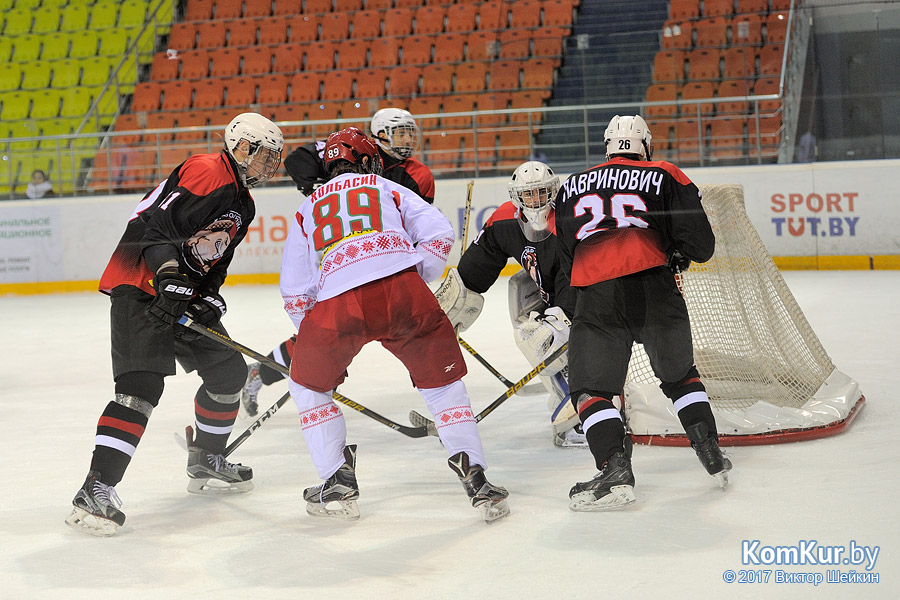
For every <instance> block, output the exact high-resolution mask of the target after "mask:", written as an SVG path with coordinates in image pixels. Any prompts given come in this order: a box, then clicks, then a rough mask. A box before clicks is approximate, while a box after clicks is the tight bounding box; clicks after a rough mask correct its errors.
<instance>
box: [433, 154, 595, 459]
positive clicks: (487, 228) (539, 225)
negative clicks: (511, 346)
mask: <svg viewBox="0 0 900 600" xmlns="http://www.w3.org/2000/svg"><path fill="white" fill-rule="evenodd" d="M508 188H509V196H510V201H508V202H505V203H503V204H502V205H501V206H500V207H499V208H498V209H497V210H496V211H494V214H492V215H491V217H490V218H489V219H488V221H487V223H485V225H484V227H483V228H482V229H481V231H480V232H479V233H478V236H477V237H476V238H475V240H474V241H473V242H472V244H470V245H469V247H468V248H467V249H466V251H465V252H464V253H463V255H462V258H461V259H460V261H459V266H458V268H457V269H455V270H454V269H451V270H450V272H449V274H448V275H447V277H446V278H445V279H444V282H443V283H442V284H441V286H440V288H439V289H438V290H437V291H436V292H435V295H436V296H437V298H438V302H439V303H440V305H441V308H443V309H444V311H445V312H446V313H447V316H448V317H449V319H450V322H451V323H453V325H454V327H456V328H457V331H465V330H466V329H468V328H469V326H471V325H472V323H473V322H474V321H475V319H476V318H477V317H478V315H479V314H480V312H481V307H482V304H483V303H484V299H483V298H482V297H481V294H482V293H484V292H486V291H487V290H488V289H489V288H490V287H491V286H492V285H493V284H494V282H495V281H497V278H498V277H499V276H500V272H501V271H502V270H503V267H505V266H506V264H507V262H508V260H509V259H510V258H513V259H515V260H516V261H517V262H518V263H519V264H520V265H522V269H523V270H522V271H519V272H518V273H516V274H515V275H514V276H512V277H511V278H510V281H509V285H508V292H509V294H508V296H509V313H510V320H511V321H512V325H513V329H514V337H515V340H516V345H517V346H518V347H519V350H521V352H522V354H524V355H525V358H527V359H528V362H529V363H530V364H531V365H532V366H533V367H534V366H537V365H538V364H540V363H541V362H543V361H544V359H545V358H546V357H548V356H550V355H551V354H552V353H553V352H554V351H556V350H557V349H558V348H559V347H560V346H562V345H563V344H565V343H566V342H567V341H568V339H569V318H568V316H567V315H571V314H572V313H573V312H574V308H575V303H574V299H575V294H574V291H573V290H572V289H571V288H570V287H569V280H568V277H567V276H566V275H565V274H564V273H563V271H562V269H560V266H559V258H558V256H557V241H556V232H555V229H556V228H555V214H554V208H553V199H554V198H555V197H556V192H557V190H558V189H559V178H558V177H557V176H556V175H555V174H554V173H553V171H552V170H551V169H550V167H549V166H547V165H545V164H544V163H542V162H538V161H528V162H525V163H522V164H521V165H519V167H518V168H516V170H515V171H514V172H513V174H512V178H511V179H510V181H509V184H508ZM567 372H568V357H567V355H565V354H564V355H563V356H562V358H559V359H557V360H556V361H555V362H554V363H552V364H550V365H547V368H546V369H544V371H542V372H541V374H540V377H541V381H542V383H543V384H544V386H545V387H546V388H547V391H548V392H549V393H550V399H549V402H548V408H549V409H550V411H551V422H552V424H553V434H554V435H553V441H554V444H556V445H557V446H562V447H575V446H586V445H587V442H586V441H585V438H584V434H583V433H582V432H581V428H580V423H579V421H578V415H577V414H576V413H575V409H574V407H573V406H572V403H571V402H570V400H569V385H568V375H567Z"/></svg>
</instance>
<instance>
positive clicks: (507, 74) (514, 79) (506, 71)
mask: <svg viewBox="0 0 900 600" xmlns="http://www.w3.org/2000/svg"><path fill="white" fill-rule="evenodd" d="M522 64H523V63H522V62H521V61H516V60H499V61H497V62H495V63H492V64H491V68H490V84H489V86H488V87H489V88H490V89H491V90H516V89H519V78H520V75H521V72H522Z"/></svg>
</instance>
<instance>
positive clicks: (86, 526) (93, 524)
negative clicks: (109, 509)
mask: <svg viewBox="0 0 900 600" xmlns="http://www.w3.org/2000/svg"><path fill="white" fill-rule="evenodd" d="M66 525H68V526H69V527H71V528H72V529H77V530H78V531H83V532H85V533H89V534H91V535H96V536H98V537H110V536H112V535H115V534H116V531H117V530H118V529H119V525H118V523H116V522H115V521H111V520H110V519H104V518H103V517H98V516H97V515H94V514H91V513H89V512H88V511H86V510H84V509H83V508H78V507H77V506H76V507H74V508H72V514H70V515H69V516H68V517H66Z"/></svg>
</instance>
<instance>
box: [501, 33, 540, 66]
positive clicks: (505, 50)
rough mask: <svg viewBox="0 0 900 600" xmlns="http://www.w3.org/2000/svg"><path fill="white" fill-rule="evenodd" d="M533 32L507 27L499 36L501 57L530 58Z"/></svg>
mask: <svg viewBox="0 0 900 600" xmlns="http://www.w3.org/2000/svg"><path fill="white" fill-rule="evenodd" d="M531 36H532V32H531V31H527V30H525V29H507V30H505V31H501V32H500V35H499V36H498V45H499V51H500V58H502V59H510V58H528V56H530V54H531Z"/></svg>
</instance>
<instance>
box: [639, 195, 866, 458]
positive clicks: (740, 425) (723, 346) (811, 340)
mask: <svg viewBox="0 0 900 600" xmlns="http://www.w3.org/2000/svg"><path fill="white" fill-rule="evenodd" d="M700 190H701V192H702V196H703V197H702V202H703V207H704V209H705V210H706V213H707V216H708V217H709V221H710V224H711V225H712V229H713V232H714V233H715V235H716V251H715V254H714V255H713V257H712V258H711V259H710V260H709V261H708V262H706V263H703V264H693V265H692V266H691V268H690V269H689V270H688V271H686V272H685V273H682V274H681V276H680V282H679V285H680V287H681V289H682V292H683V294H684V299H685V302H686V303H687V307H688V313H689V314H690V319H691V331H692V333H693V341H694V361H695V364H696V365H697V370H698V371H699V373H700V377H701V379H702V380H703V383H704V385H705V386H706V391H707V394H709V398H710V403H711V404H712V408H713V413H714V414H715V417H716V423H717V425H718V433H719V443H720V445H722V446H736V445H753V444H772V443H781V442H793V441H800V440H806V439H814V438H821V437H825V436H829V435H834V434H835V433H839V432H840V431H843V430H844V429H846V427H848V426H849V425H850V423H851V422H852V420H853V418H854V417H855V416H856V414H857V413H858V412H859V409H860V408H861V407H862V405H863V403H864V402H865V398H864V397H863V395H862V394H861V392H860V389H859V384H858V383H857V382H856V381H854V380H853V379H851V378H850V377H848V376H847V375H845V374H844V373H842V372H841V371H839V370H837V369H836V368H835V366H834V364H833V363H832V362H831V359H830V358H829V356H828V354H827V353H826V352H825V349H824V348H823V347H822V344H821V342H820V341H819V338H818V337H817V336H816V334H815V332H814V331H813V330H812V327H811V326H810V325H809V322H808V321H807V320H806V317H805V316H804V315H803V312H802V311H801V310H800V306H799V305H798V304H797V301H796V300H795V299H794V296H793V294H791V291H790V289H789V288H788V286H787V284H786V283H785V281H784V279H783V278H782V277H781V273H780V272H779V271H778V267H777V266H776V265H775V262H774V261H773V260H772V257H771V256H770V255H769V253H768V251H767V250H766V248H765V246H764V245H763V243H762V240H761V239H760V237H759V234H758V233H757V231H756V229H755V228H754V227H753V224H752V223H751V222H750V219H749V217H747V213H746V211H745V209H744V195H743V188H742V187H741V186H739V185H702V186H700ZM625 407H626V408H625V415H626V421H627V424H628V428H629V430H630V431H631V434H632V437H633V439H634V441H635V442H637V443H643V444H653V445H669V446H687V445H689V441H688V439H687V437H686V436H685V435H684V431H683V429H682V428H681V424H680V423H679V421H678V418H677V416H676V414H675V410H674V407H673V406H672V402H671V400H669V399H668V398H667V397H666V396H664V395H663V393H662V391H661V390H660V389H659V380H658V379H656V377H655V376H654V375H653V371H652V369H651V368H650V362H649V359H648V358H647V354H646V353H645V352H644V350H643V346H641V345H640V344H636V345H635V347H634V352H633V354H632V358H631V363H630V365H629V370H628V378H627V382H626V385H625Z"/></svg>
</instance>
